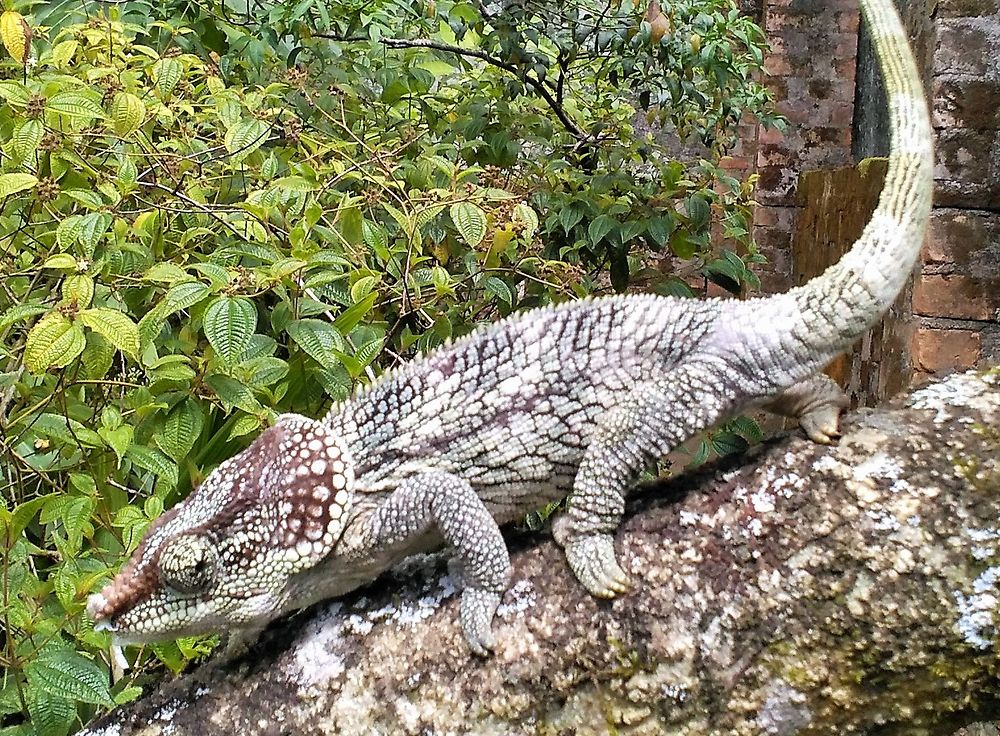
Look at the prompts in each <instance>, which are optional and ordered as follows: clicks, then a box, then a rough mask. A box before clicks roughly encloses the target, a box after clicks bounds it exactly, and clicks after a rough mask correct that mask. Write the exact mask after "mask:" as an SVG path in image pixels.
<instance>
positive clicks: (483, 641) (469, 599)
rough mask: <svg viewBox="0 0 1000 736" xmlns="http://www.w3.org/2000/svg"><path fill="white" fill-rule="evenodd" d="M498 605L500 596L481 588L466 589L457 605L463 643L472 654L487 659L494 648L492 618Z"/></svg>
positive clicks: (494, 638)
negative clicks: (465, 643) (466, 644)
mask: <svg viewBox="0 0 1000 736" xmlns="http://www.w3.org/2000/svg"><path fill="white" fill-rule="evenodd" d="M499 605H500V594H499V593H494V592H492V591H489V590H483V589H481V588H466V589H465V590H464V591H463V592H462V601H461V603H460V605H459V619H460V621H461V623H462V632H463V633H464V634H465V641H466V642H467V643H468V645H469V649H471V650H472V652H473V654H476V655H478V656H480V657H488V656H489V655H490V653H491V652H492V651H493V650H494V649H495V648H496V637H495V636H494V635H493V629H492V626H493V617H494V615H496V611H497V607H498V606H499Z"/></svg>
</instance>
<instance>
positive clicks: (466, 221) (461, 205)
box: [448, 202, 486, 248]
mask: <svg viewBox="0 0 1000 736" xmlns="http://www.w3.org/2000/svg"><path fill="white" fill-rule="evenodd" d="M448 213H449V214H450V215H451V220H452V222H454V223H455V227H456V228H457V229H458V232H459V234H460V235H461V236H462V237H463V238H464V239H465V242H466V243H468V244H469V245H471V246H472V247H473V248H475V247H476V246H477V245H479V244H480V243H481V242H483V238H485V237H486V213H485V212H483V209H482V207H480V206H479V205H476V204H473V203H472V202H456V203H455V204H453V205H452V206H451V208H450V209H449V210H448Z"/></svg>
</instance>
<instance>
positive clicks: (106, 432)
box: [97, 424, 135, 467]
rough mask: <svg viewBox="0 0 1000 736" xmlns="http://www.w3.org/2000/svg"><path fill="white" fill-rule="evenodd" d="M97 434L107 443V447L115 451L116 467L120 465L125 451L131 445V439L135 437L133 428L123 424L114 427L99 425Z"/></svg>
mask: <svg viewBox="0 0 1000 736" xmlns="http://www.w3.org/2000/svg"><path fill="white" fill-rule="evenodd" d="M97 434H99V435H100V436H101V439H102V440H104V441H105V442H106V443H107V445H108V447H110V448H111V449H112V450H114V451H115V455H117V456H118V467H121V464H122V460H124V459H125V453H126V451H127V450H128V448H129V447H131V446H132V440H133V439H134V437H135V430H134V429H133V428H132V425H131V424H123V425H122V426H120V427H118V428H116V429H108V428H107V427H99V428H98V430H97Z"/></svg>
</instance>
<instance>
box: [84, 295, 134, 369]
mask: <svg viewBox="0 0 1000 736" xmlns="http://www.w3.org/2000/svg"><path fill="white" fill-rule="evenodd" d="M77 319H79V320H80V322H82V323H83V324H84V325H86V326H87V327H89V328H90V329H92V330H93V331H94V332H96V333H97V334H99V335H101V336H102V337H104V338H105V339H106V340H107V341H108V342H110V343H111V344H112V345H114V346H115V347H116V348H118V349H119V350H121V351H122V352H123V353H125V354H126V355H127V356H129V357H130V358H132V359H133V360H138V357H139V327H138V326H137V325H136V324H135V322H133V321H132V320H131V319H130V318H129V317H128V316H127V315H125V314H123V313H122V312H119V311H117V310H115V309H107V308H106V307H97V308H95V309H84V310H81V311H80V312H79V313H78V314H77Z"/></svg>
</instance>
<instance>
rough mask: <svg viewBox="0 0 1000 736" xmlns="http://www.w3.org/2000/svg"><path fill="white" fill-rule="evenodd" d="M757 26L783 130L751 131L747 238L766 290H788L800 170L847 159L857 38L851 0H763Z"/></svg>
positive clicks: (847, 161) (856, 18)
mask: <svg viewBox="0 0 1000 736" xmlns="http://www.w3.org/2000/svg"><path fill="white" fill-rule="evenodd" d="M762 15H763V17H762V23H763V26H764V30H765V31H766V33H767V37H768V40H769V41H770V43H771V52H770V53H769V54H768V56H767V57H766V59H765V62H764V64H765V72H766V82H767V84H768V86H769V87H770V88H771V90H772V92H773V93H774V95H775V98H776V100H777V106H778V111H779V112H780V113H781V114H782V115H784V116H785V117H786V118H787V119H788V129H787V130H786V131H785V132H784V133H781V132H779V131H777V130H764V129H763V128H759V129H757V130H756V137H755V140H754V141H753V156H754V161H755V169H756V171H757V173H758V174H759V175H760V179H759V181H758V188H757V195H756V196H757V201H758V202H760V203H761V206H760V207H759V208H758V210H757V214H756V217H755V222H754V225H755V227H754V237H755V238H756V240H757V242H758V243H759V245H760V247H761V250H762V252H763V253H764V255H766V256H767V257H768V260H769V266H768V270H766V271H765V272H764V273H763V274H762V278H761V280H762V282H763V285H764V288H765V290H767V291H784V290H786V289H788V288H789V287H790V286H792V285H793V283H794V280H793V277H792V270H793V268H792V262H791V250H792V249H791V239H792V232H793V230H794V227H795V221H796V218H797V212H798V205H797V201H796V182H797V181H798V176H799V173H800V172H803V171H810V170H813V169H820V168H827V167H834V166H843V165H845V164H848V163H850V162H851V118H852V115H853V112H854V69H855V57H856V54H857V39H858V5H857V2H856V0H765V2H764V3H763V8H762Z"/></svg>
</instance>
